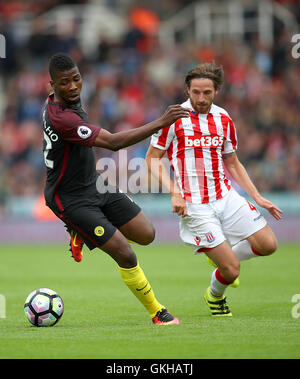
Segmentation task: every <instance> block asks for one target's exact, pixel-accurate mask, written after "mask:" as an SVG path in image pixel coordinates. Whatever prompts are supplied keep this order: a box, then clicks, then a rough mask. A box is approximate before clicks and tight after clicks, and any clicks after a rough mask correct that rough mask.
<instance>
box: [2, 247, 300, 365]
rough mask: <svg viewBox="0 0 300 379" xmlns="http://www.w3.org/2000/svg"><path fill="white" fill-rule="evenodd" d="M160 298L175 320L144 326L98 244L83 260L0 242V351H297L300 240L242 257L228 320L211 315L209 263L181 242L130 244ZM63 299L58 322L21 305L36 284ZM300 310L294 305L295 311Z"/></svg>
mask: <svg viewBox="0 0 300 379" xmlns="http://www.w3.org/2000/svg"><path fill="white" fill-rule="evenodd" d="M133 249H134V250H135V251H136V253H137V255H138V257H139V262H140V264H141V266H142V268H143V269H144V271H145V273H146V275H147V277H148V279H149V280H150V282H151V284H152V286H153V289H154V291H155V294H156V296H157V298H158V300H159V301H160V302H162V303H163V304H165V305H166V306H167V307H168V309H169V310H170V312H171V313H173V314H174V315H176V316H177V317H178V318H179V319H180V320H181V324H180V325H178V326H177V325H174V326H168V327H167V326H155V325H152V323H151V321H150V318H149V316H148V314H147V313H146V312H145V310H144V309H143V307H142V306H141V305H140V304H139V302H138V301H137V300H136V298H135V297H134V296H133V295H132V294H131V293H130V292H129V290H128V289H127V288H126V286H125V285H124V284H123V283H122V281H121V278H120V274H119V270H118V269H117V267H116V265H115V263H114V262H113V260H112V259H111V258H109V257H108V256H106V255H105V254H104V253H101V252H100V251H99V250H97V252H96V251H94V252H91V253H90V252H88V251H87V250H85V255H84V258H83V261H82V262H81V263H79V264H78V263H75V261H73V259H71V258H70V257H69V253H68V252H67V251H66V248H65V246H22V247H21V246H1V247H0V256H1V264H0V293H1V294H3V295H4V296H5V298H6V318H2V319H1V318H0V336H1V344H0V358H104V359H108V358H113V359H118V358H153V359H158V358H159V359H170V358H182V359H193V358H194V359H197V358H300V340H299V332H300V318H293V317H292V308H293V307H294V306H295V304H294V303H292V300H291V299H292V296H293V295H294V294H297V293H300V282H299V267H300V254H299V245H281V246H280V247H279V250H278V251H277V252H276V253H275V254H274V255H273V256H272V257H267V258H256V259H253V260H251V261H246V262H242V265H241V275H240V280H241V285H240V287H239V288H237V289H233V288H228V290H227V298H228V302H229V305H230V307H231V310H232V313H233V317H232V318H221V319H220V318H219V319H214V318H212V317H211V316H210V315H209V311H208V308H207V306H206V304H205V302H204V300H203V294H204V292H205V290H206V288H207V286H208V285H209V281H210V275H211V272H212V270H213V268H212V267H211V266H210V265H209V264H208V263H207V261H206V259H205V257H204V256H194V255H193V254H192V251H191V250H190V249H189V248H187V247H185V246H183V245H158V244H157V245H155V244H154V245H152V246H148V247H139V246H135V245H133ZM40 287H48V288H51V289H54V290H55V291H57V292H58V293H59V294H60V295H61V296H62V298H63V301H64V304H65V313H64V315H63V317H62V319H61V320H60V321H59V322H58V324H57V325H55V326H54V327H50V328H36V327H34V326H31V324H30V323H29V322H28V321H27V320H26V319H25V315H24V311H23V305H24V301H25V299H26V297H27V295H28V294H29V293H30V292H31V291H32V290H34V289H37V288H40ZM298 312H299V310H298Z"/></svg>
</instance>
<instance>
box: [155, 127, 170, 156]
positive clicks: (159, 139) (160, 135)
mask: <svg viewBox="0 0 300 379" xmlns="http://www.w3.org/2000/svg"><path fill="white" fill-rule="evenodd" d="M173 131H174V128H173V125H171V126H167V127H165V128H163V129H160V130H159V131H158V132H157V133H155V134H153V135H152V137H151V142H150V144H151V145H152V146H153V147H156V148H158V149H161V150H168V148H169V146H170V144H171V142H172V140H173V137H174V135H173Z"/></svg>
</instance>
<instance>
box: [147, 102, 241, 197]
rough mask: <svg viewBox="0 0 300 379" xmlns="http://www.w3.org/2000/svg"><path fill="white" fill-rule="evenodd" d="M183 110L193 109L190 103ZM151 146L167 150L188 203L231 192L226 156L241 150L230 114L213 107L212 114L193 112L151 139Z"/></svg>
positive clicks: (184, 105)
mask: <svg viewBox="0 0 300 379" xmlns="http://www.w3.org/2000/svg"><path fill="white" fill-rule="evenodd" d="M182 107H184V108H188V109H193V107H192V105H191V102H190V100H187V101H186V102H184V103H183V104H182ZM151 145H152V146H154V147H156V148H158V149H162V150H166V151H167V154H168V158H169V160H170V163H171V167H172V169H173V170H174V174H175V178H176V181H177V184H178V186H179V188H180V191H181V194H182V196H183V197H184V199H185V200H186V201H189V202H191V203H208V202H210V201H213V200H218V199H221V198H222V197H223V196H224V195H225V194H226V193H227V192H228V191H229V190H230V188H231V183H230V180H229V179H228V178H227V177H226V175H225V171H224V165H223V159H222V155H223V154H228V153H232V152H234V151H235V150H236V149H237V137H236V130H235V126H234V124H233V121H232V120H231V118H230V117H229V115H228V113H227V112H226V111H225V110H224V109H223V108H220V107H218V106H217V105H215V104H212V106H211V108H210V111H209V113H208V114H199V113H197V112H194V111H190V117H189V118H182V119H179V120H177V121H176V122H175V123H174V124H172V125H171V126H169V127H165V128H163V129H161V130H160V131H159V132H158V133H156V134H154V135H153V136H152V138H151Z"/></svg>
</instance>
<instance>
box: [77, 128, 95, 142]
mask: <svg viewBox="0 0 300 379" xmlns="http://www.w3.org/2000/svg"><path fill="white" fill-rule="evenodd" d="M77 134H78V135H79V137H80V138H84V139H85V138H89V137H90V135H91V134H92V131H91V129H90V128H88V127H87V126H85V125H80V126H78V128H77Z"/></svg>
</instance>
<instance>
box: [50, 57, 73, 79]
mask: <svg viewBox="0 0 300 379" xmlns="http://www.w3.org/2000/svg"><path fill="white" fill-rule="evenodd" d="M75 66H76V64H75V62H74V61H73V59H72V58H71V57H70V56H69V55H67V54H63V53H57V54H54V55H52V57H51V58H50V61H49V74H50V77H51V79H52V80H54V79H55V74H56V73H57V72H64V71H68V70H71V69H72V68H73V67H75Z"/></svg>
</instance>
